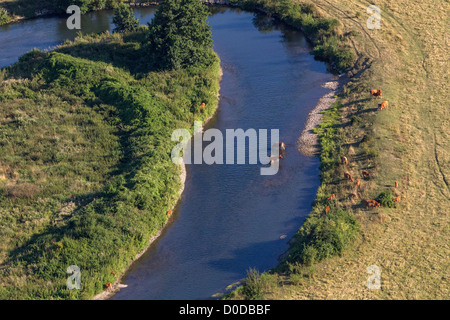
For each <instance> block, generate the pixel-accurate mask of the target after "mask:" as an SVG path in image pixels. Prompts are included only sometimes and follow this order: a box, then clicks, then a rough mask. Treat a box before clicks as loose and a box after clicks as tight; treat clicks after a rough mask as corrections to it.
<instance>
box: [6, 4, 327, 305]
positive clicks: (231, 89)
mask: <svg viewBox="0 0 450 320" xmlns="http://www.w3.org/2000/svg"><path fill="white" fill-rule="evenodd" d="M154 10H155V8H153V7H145V8H136V9H134V12H135V15H136V17H138V18H139V19H140V21H141V23H142V24H146V23H147V22H150V21H151V18H152V17H153V14H154ZM213 12H214V14H213V15H211V16H210V17H209V18H208V21H209V24H210V25H211V28H212V35H213V43H214V50H215V51H216V52H217V53H218V55H219V56H220V59H221V64H222V69H223V72H224V74H223V78H222V82H221V90H220V104H219V107H218V110H217V114H216V116H215V117H214V118H213V119H212V120H211V121H210V122H209V123H208V127H214V128H216V129H219V130H220V131H221V132H223V133H224V132H225V130H226V129H237V128H242V129H244V130H247V129H250V128H254V129H279V131H280V141H283V142H285V144H286V148H287V155H286V158H285V159H283V160H282V161H281V165H280V171H279V172H278V174H276V175H274V176H261V175H260V174H259V169H260V166H258V165H206V164H202V165H188V166H187V179H186V184H185V189H184V192H183V194H182V198H181V201H180V202H179V204H178V206H177V207H176V209H175V211H174V214H173V221H171V222H170V223H169V224H168V225H167V227H166V228H165V229H164V231H163V232H162V234H161V236H160V237H159V238H158V240H157V241H155V242H154V243H153V244H152V246H151V247H150V248H149V250H148V251H147V252H146V253H145V254H144V255H143V256H142V257H141V258H140V259H139V260H138V261H136V262H135V263H134V264H133V265H132V266H131V268H130V269H129V271H128V272H127V273H126V275H125V277H124V279H123V282H124V283H125V284H126V285H128V287H127V288H124V289H121V290H120V291H119V292H118V293H117V294H116V295H115V296H113V297H112V299H209V298H211V297H212V295H213V294H215V293H218V292H224V291H225V288H226V287H227V286H228V285H230V284H231V283H234V282H236V281H238V280H240V279H241V278H243V277H244V276H245V275H246V271H247V270H248V268H250V267H252V268H256V269H257V270H259V271H260V272H263V271H266V270H269V269H270V268H272V267H274V266H276V264H277V262H278V257H279V256H280V255H281V254H282V253H283V252H285V251H286V250H287V248H288V241H289V239H290V238H292V236H293V235H294V234H295V232H296V231H297V230H298V228H299V227H300V226H301V225H302V222H303V221H304V219H305V218H306V217H307V215H308V214H309V212H310V210H311V204H312V201H313V200H314V198H315V194H316V191H317V188H318V186H319V183H320V181H319V169H318V168H319V160H318V159H317V158H309V157H305V156H303V155H302V154H300V153H299V152H298V151H297V146H296V143H297V139H298V137H299V136H300V134H301V132H302V129H303V127H304V125H305V122H306V119H307V116H308V113H309V111H310V110H311V109H312V108H313V107H314V106H315V105H316V103H317V102H318V100H319V98H320V97H321V96H323V95H324V94H325V93H327V92H329V90H328V89H325V88H323V87H322V86H321V85H322V84H323V83H325V82H327V81H330V80H331V79H332V78H333V76H332V75H331V74H329V73H328V72H327V70H326V66H325V64H324V63H322V62H318V61H315V60H314V58H313V56H312V55H311V48H310V46H309V45H308V43H307V41H306V39H305V38H304V36H303V35H302V33H301V32H298V31H293V30H290V29H287V28H285V27H283V26H282V25H279V24H277V23H274V22H273V21H271V20H270V19H267V18H265V17H262V16H259V15H254V14H253V13H249V12H244V11H241V10H239V9H227V8H217V7H216V8H214V9H213ZM112 17H113V14H112V12H111V11H108V10H105V11H99V12H92V13H89V14H86V15H84V16H83V18H82V22H81V26H82V32H83V33H89V32H102V31H105V30H110V31H111V30H112V29H113V27H114V26H113V24H112ZM76 34H77V32H76V31H73V30H68V29H67V28H66V20H65V19H64V18H61V17H51V18H38V19H33V20H26V21H22V22H19V23H15V24H11V25H8V26H3V27H0V44H1V46H0V67H3V66H7V65H10V64H12V63H14V62H15V61H17V59H18V57H20V55H22V54H24V53H25V52H27V51H29V50H31V49H33V48H38V49H50V48H52V47H54V46H56V45H58V44H60V43H62V42H63V41H64V40H65V39H73V38H74V37H75V36H76Z"/></svg>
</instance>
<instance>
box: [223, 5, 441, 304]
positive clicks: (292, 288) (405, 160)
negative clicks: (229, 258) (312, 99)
mask: <svg viewBox="0 0 450 320" xmlns="http://www.w3.org/2000/svg"><path fill="white" fill-rule="evenodd" d="M298 2H303V1H298ZM314 3H315V5H316V6H317V7H318V8H319V9H320V10H321V12H322V13H323V14H326V15H329V16H330V17H334V18H336V19H338V20H339V21H340V22H341V23H342V25H343V26H342V27H343V29H344V30H343V32H344V33H346V32H351V35H352V37H351V42H352V46H353V48H354V52H355V53H356V55H357V56H358V61H357V63H356V65H355V67H354V68H353V69H352V70H350V71H349V73H350V75H352V76H353V78H351V80H350V82H349V83H348V84H347V86H346V88H345V90H344V93H343V95H342V97H341V98H340V100H339V105H336V106H335V108H332V109H331V110H329V111H327V112H326V113H325V115H324V117H326V116H327V115H328V116H330V113H333V112H334V113H335V109H336V108H339V110H340V119H339V121H334V122H335V123H334V125H333V126H334V128H336V130H337V131H336V132H335V136H336V137H337V139H336V141H337V145H335V146H334V147H333V148H334V151H335V153H336V154H335V155H334V160H333V158H330V159H328V160H330V161H331V166H332V167H333V170H326V171H325V172H324V171H323V172H322V182H323V183H322V185H321V187H320V188H319V191H318V194H317V199H316V205H315V210H319V209H320V210H323V209H324V205H325V203H326V202H325V200H326V198H325V197H327V196H329V195H330V194H332V193H334V194H336V202H335V206H336V207H337V208H341V209H344V210H346V211H348V212H351V213H352V214H353V215H354V217H355V218H356V219H357V221H358V223H359V225H360V227H361V232H360V236H359V237H358V239H356V241H354V242H353V243H352V244H351V245H350V246H349V248H347V249H346V250H344V251H343V252H342V253H341V254H340V255H336V256H334V257H331V258H327V259H325V260H322V261H321V262H316V263H313V264H305V263H303V264H301V263H298V262H297V263H295V262H293V261H289V258H288V262H286V261H285V262H283V263H281V264H280V266H278V267H277V268H275V269H274V270H273V271H272V272H269V273H267V274H263V275H258V274H255V272H254V270H253V271H251V272H250V273H249V277H248V278H247V279H246V280H245V282H244V283H245V285H244V286H243V287H240V288H239V289H237V290H236V291H234V292H233V293H232V294H231V295H230V296H228V298H232V299H244V298H247V299H248V298H255V297H257V298H260V299H448V298H450V294H449V277H448V270H449V262H450V259H449V253H450V250H449V243H448V239H449V235H450V233H449V218H448V213H449V211H450V201H449V200H450V190H449V180H450V152H449V150H450V130H449V127H448V126H449V124H450V109H449V107H448V101H447V100H448V90H447V83H448V70H449V68H448V47H447V46H448V39H446V36H445V34H446V29H447V28H448V24H447V23H446V21H445V19H443V18H442V17H443V16H445V13H446V12H447V13H448V10H449V5H448V2H447V1H433V0H429V1H414V2H411V1H402V0H400V1H374V2H367V1H360V0H327V1H325V0H317V1H314ZM371 4H375V5H377V6H379V7H380V8H381V11H382V14H381V18H382V20H381V29H378V30H377V29H374V30H369V29H368V28H367V26H366V21H367V19H368V17H369V14H367V13H366V9H367V7H368V6H369V5H371ZM370 89H382V91H383V96H382V98H377V97H372V96H371V95H370V93H369V90H370ZM384 100H387V101H388V102H389V107H388V108H387V109H384V110H382V111H379V110H377V105H378V103H380V102H381V101H384ZM329 141H330V139H326V137H325V138H324V135H322V137H321V143H322V146H323V145H324V143H327V142H329ZM340 155H345V156H346V157H347V158H348V161H349V163H348V164H347V165H345V164H343V163H342V162H340V161H339V156H340ZM322 157H323V155H322ZM323 160H327V159H323V158H321V161H322V165H323V164H324V161H323ZM322 169H323V168H322ZM362 170H368V171H369V172H370V174H371V175H372V176H371V178H369V179H363V177H362V176H361V172H362ZM344 171H348V172H349V173H350V174H351V175H352V176H353V178H354V179H355V180H356V179H360V180H361V186H360V187H359V189H356V191H357V192H355V186H354V184H353V183H350V182H348V181H346V180H344V179H343V172H344ZM395 181H397V182H398V187H397V188H396V187H395ZM382 192H390V193H392V194H393V195H394V196H401V200H400V202H398V203H396V205H395V207H392V208H389V207H380V208H376V209H366V208H365V207H364V205H363V200H365V199H376V198H377V197H378V196H379V195H380V194H381V193H382ZM352 193H354V194H355V196H352V195H351V194H352ZM322 212H323V211H322ZM319 214H320V213H319V212H314V211H313V213H312V215H313V216H314V215H319ZM322 214H323V213H322ZM301 234H302V230H300V231H299V233H298V237H299V238H300V239H301ZM296 244H298V239H297V240H296V241H294V244H293V246H292V247H293V250H295V248H296ZM291 253H292V251H291ZM371 265H376V266H378V267H379V268H380V271H381V289H380V290H376V289H373V290H369V289H368V288H367V285H366V282H367V279H368V278H369V276H370V275H369V274H368V273H367V268H368V267H369V266H371Z"/></svg>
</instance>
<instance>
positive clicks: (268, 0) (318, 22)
mask: <svg viewBox="0 0 450 320" xmlns="http://www.w3.org/2000/svg"><path fill="white" fill-rule="evenodd" d="M230 2H231V3H232V4H235V5H238V6H240V7H242V8H244V9H247V10H261V11H264V12H266V13H267V14H270V15H273V16H275V17H277V18H278V19H280V20H281V21H283V22H284V23H286V24H288V25H290V26H292V27H294V28H297V29H302V30H303V31H304V32H305V33H306V35H307V36H308V38H309V39H310V40H311V42H312V44H313V47H314V48H313V54H314V56H315V57H316V58H317V59H319V60H322V61H325V62H328V63H329V64H330V67H331V70H332V71H335V72H342V71H343V70H345V69H347V68H349V67H350V66H351V65H352V63H353V62H354V60H355V55H354V53H353V51H352V50H351V46H350V45H349V41H348V36H347V35H346V34H343V33H342V31H341V29H340V22H339V21H338V20H336V19H332V18H327V17H325V16H324V15H323V13H322V12H320V11H319V10H318V8H317V7H316V6H315V5H314V4H313V3H312V2H311V3H310V2H294V1H292V0H231V1H230Z"/></svg>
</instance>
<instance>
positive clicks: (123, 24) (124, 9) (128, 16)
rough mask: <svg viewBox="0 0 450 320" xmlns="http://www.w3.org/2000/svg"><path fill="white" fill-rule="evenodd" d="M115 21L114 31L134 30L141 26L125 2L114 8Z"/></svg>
mask: <svg viewBox="0 0 450 320" xmlns="http://www.w3.org/2000/svg"><path fill="white" fill-rule="evenodd" d="M113 23H114V24H115V25H116V27H115V28H114V30H113V31H114V32H124V31H133V30H136V29H137V28H138V27H139V20H138V19H136V18H135V17H134V15H133V11H132V10H131V9H130V7H129V6H127V5H126V4H124V3H121V4H119V5H118V6H117V8H116V9H115V10H114V18H113Z"/></svg>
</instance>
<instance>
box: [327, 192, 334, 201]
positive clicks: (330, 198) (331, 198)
mask: <svg viewBox="0 0 450 320" xmlns="http://www.w3.org/2000/svg"><path fill="white" fill-rule="evenodd" d="M335 197H336V195H335V194H334V193H333V194H332V195H331V196H329V197H328V198H327V200H333V199H334V198H335Z"/></svg>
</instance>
